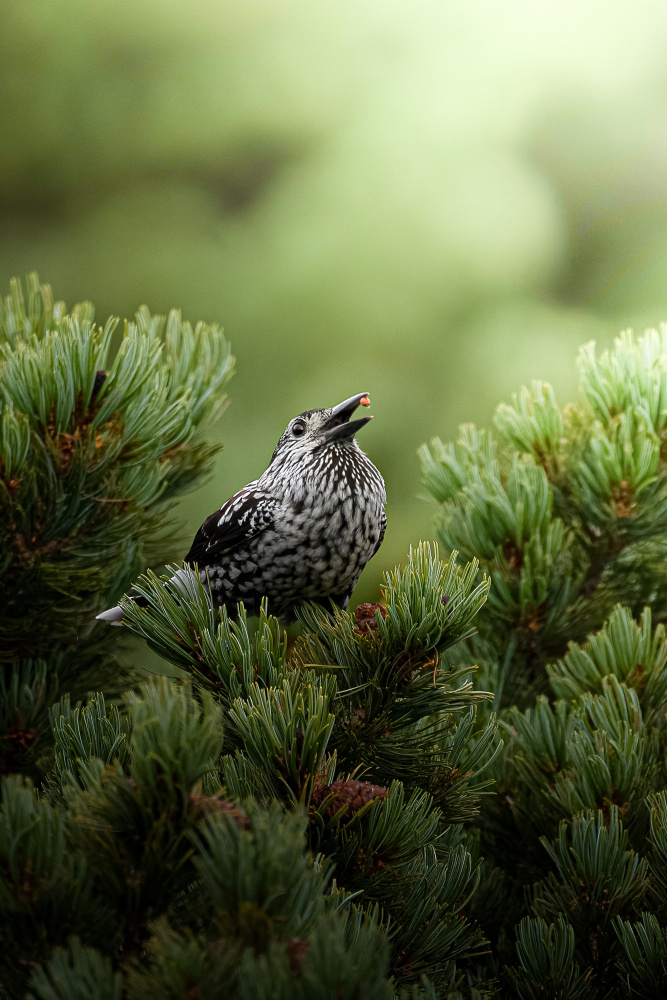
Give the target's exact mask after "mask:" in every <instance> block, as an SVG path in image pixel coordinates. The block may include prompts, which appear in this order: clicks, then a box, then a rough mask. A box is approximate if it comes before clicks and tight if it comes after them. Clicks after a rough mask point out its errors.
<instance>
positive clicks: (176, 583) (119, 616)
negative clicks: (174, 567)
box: [95, 569, 192, 625]
mask: <svg viewBox="0 0 667 1000" xmlns="http://www.w3.org/2000/svg"><path fill="white" fill-rule="evenodd" d="M189 572H190V574H191V572H192V571H191V570H190V571H189ZM187 579H188V573H187V572H185V571H184V570H182V569H179V570H178V571H177V572H176V573H174V575H173V576H172V577H171V579H170V580H169V581H168V582H169V583H170V584H172V585H173V589H174V590H175V591H176V592H177V593H178V591H179V590H182V591H183V593H186V592H185V591H184V590H183V582H184V581H185V582H187ZM165 586H166V584H165ZM186 596H187V594H186ZM130 600H131V601H134V603H135V604H138V605H139V607H140V608H147V607H148V601H147V600H146V598H145V597H144V596H143V595H142V594H140V595H139V596H138V597H131V598H130ZM95 620H96V621H99V622H106V623H107V625H122V624H123V609H122V608H121V606H120V604H117V605H116V607H115V608H107V610H106V611H100V613H99V615H95Z"/></svg>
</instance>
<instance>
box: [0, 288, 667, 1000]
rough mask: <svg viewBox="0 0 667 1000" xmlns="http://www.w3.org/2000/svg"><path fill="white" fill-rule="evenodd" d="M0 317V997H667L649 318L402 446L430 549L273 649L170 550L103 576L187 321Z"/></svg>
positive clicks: (201, 417) (660, 377)
mask: <svg viewBox="0 0 667 1000" xmlns="http://www.w3.org/2000/svg"><path fill="white" fill-rule="evenodd" d="M3 330H4V337H5V343H4V345H3V346H2V349H1V350H2V357H1V358H0V363H1V364H2V365H3V378H2V380H1V381H0V387H1V388H0V391H2V393H3V394H4V396H5V397H6V398H5V399H4V400H3V405H4V410H3V424H2V437H1V438H0V458H1V460H2V465H1V466H0V473H1V476H0V490H1V491H2V504H3V506H2V516H3V521H2V531H1V534H0V538H1V542H0V544H1V545H2V546H3V549H2V551H3V564H2V565H3V572H2V577H1V580H2V584H1V585H2V587H3V588H4V591H3V599H4V600H5V604H6V606H7V608H8V613H7V614H6V615H5V617H4V618H3V622H2V630H1V632H0V639H1V642H2V645H1V648H2V650H3V654H4V657H5V662H4V664H3V668H4V670H5V674H4V680H3V683H4V685H5V687H4V691H3V697H2V711H3V725H4V730H3V732H4V737H5V738H4V740H3V743H4V744H5V746H4V758H3V761H4V772H5V776H4V779H3V781H2V804H1V806H0V812H1V819H0V873H1V875H2V877H1V878H0V904H1V908H0V933H1V935H2V945H3V961H2V965H1V967H0V995H1V996H2V997H3V998H7V1000H14V998H17V1000H18V998H23V997H29V998H31V1000H65V998H68V1000H69V998H75V1000H88V998H90V1000H93V998H97V997H103V998H106V997H108V998H110V1000H111V998H113V1000H148V998H153V997H157V998H165V1000H187V998H191V997H200V998H207V997H217V996H219V995H221V993H224V995H226V996H227V995H228V996H230V997H231V998H236V997H238V998H239V1000H246V998H248V1000H250V998H253V1000H254V998H263V997H265V998H267V1000H268V998H269V997H270V998H277V1000H280V998H282V997H284V998H285V1000H287V998H288V997H289V998H292V997H295V998H297V1000H298V998H300V997H303V998H304V1000H306V998H308V1000H310V998H318V997H321V998H323V1000H324V998H334V997H335V998H347V997H350V998H359V1000H366V998H386V1000H394V998H396V1000H398V998H404V1000H408V998H412V1000H439V998H446V1000H482V998H483V997H491V996H494V997H501V998H503V997H504V998H507V1000H510V998H512V1000H513V998H520V1000H536V998H541V1000H549V998H552V1000H556V998H558V1000H594V998H595V1000H597V998H603V1000H605V998H609V1000H616V998H623V997H635V996H636V997H651V998H655V997H659V996H661V995H663V994H664V993H665V992H667V902H666V901H665V899H666V897H665V887H666V886H667V774H666V771H665V767H666V765H665V761H666V760H667V756H666V750H667V746H666V743H667V740H666V737H665V724H664V719H665V717H666V709H667V645H666V642H665V624H666V620H667V597H666V596H665V594H666V593H667V590H666V589H665V582H666V581H665V580H664V575H665V572H666V571H665V555H666V554H667V553H666V551H665V550H666V548H667V451H666V450H665V448H664V446H663V442H664V440H665V435H667V406H666V405H665V400H667V361H666V359H665V354H666V353H667V352H666V351H665V346H667V332H664V333H663V335H662V337H661V336H660V335H658V334H657V333H655V332H649V333H648V334H647V335H646V336H645V337H643V338H642V339H640V340H639V342H638V343H636V342H635V341H634V340H633V338H632V336H631V335H630V334H624V335H623V336H622V337H621V338H620V340H619V341H618V342H617V344H616V347H615V349H614V350H613V351H612V352H610V353H606V354H603V355H602V356H601V357H597V356H596V354H595V352H594V349H593V348H592V347H591V346H588V347H586V348H584V349H583V350H582V353H581V356H580V372H581V383H582V395H581V399H580V401H579V402H578V403H577V404H576V405H571V406H568V407H566V408H565V409H563V410H561V409H560V408H559V407H558V406H557V404H556V401H555V398H554V394H553V391H552V390H551V388H550V387H549V386H546V385H544V384H539V383H537V384H535V385H534V386H533V387H532V389H531V390H526V389H524V390H522V392H521V393H520V394H519V395H518V396H517V397H515V399H514V401H513V404H512V405H511V406H508V405H503V406H501V407H499V409H498V411H497V414H496V419H495V430H494V431H493V432H490V431H478V430H476V429H475V428H474V427H469V426H468V427H464V428H462V431H461V436H460V440H459V441H458V442H457V443H456V444H455V445H447V446H445V445H443V444H442V443H441V442H439V441H436V442H433V444H432V445H431V446H430V447H429V448H425V449H423V451H422V460H423V464H424V476H425V480H426V483H427V485H428V487H429V488H430V490H431V492H432V493H433V495H434V497H435V498H436V500H437V501H438V502H439V504H440V510H439V514H438V531H439V541H440V545H441V549H440V550H439V549H438V547H437V546H436V545H434V544H425V543H421V544H419V545H418V546H416V547H415V548H413V549H412V550H411V552H410V554H409V556H408V560H407V563H406V565H405V566H403V567H401V568H398V569H396V570H394V571H392V572H390V573H387V574H386V576H385V582H384V587H383V589H382V593H381V594H380V595H379V597H380V601H379V602H378V603H376V604H368V605H360V606H359V607H357V608H356V610H354V611H342V610H340V609H337V608H335V607H331V608H329V607H323V606H320V605H311V604H304V605H301V606H300V607H299V608H298V617H299V621H300V626H301V632H300V635H299V636H298V638H297V639H296V641H295V642H294V643H293V644H291V645H288V641H287V639H286V637H285V635H284V634H283V633H282V632H281V629H280V626H279V623H278V621H277V620H276V619H275V618H274V617H272V616H271V608H269V607H266V606H264V607H263V608H262V611H261V614H260V616H259V618H258V619H256V620H249V619H248V618H247V616H246V613H245V610H244V609H243V607H242V606H241V605H239V607H238V609H237V610H236V613H234V614H229V613H228V612H227V611H225V610H222V611H221V610H218V609H214V608H213V605H212V602H211V599H210V595H209V592H208V590H207V589H206V587H204V586H203V585H202V582H201V580H200V577H199V574H198V573H197V572H195V571H193V570H191V569H188V568H183V567H178V566H174V565H172V566H167V567H166V570H165V572H159V571H158V572H155V571H153V570H148V571H147V572H145V573H144V574H143V575H141V576H139V578H138V582H137V583H136V584H135V591H136V592H138V593H140V594H142V595H143V597H144V598H145V602H144V603H143V606H141V607H140V606H138V605H137V604H136V603H135V602H133V601H131V600H130V599H129V598H128V597H127V596H120V595H121V594H122V593H123V592H124V591H127V589H128V587H129V585H130V584H131V583H132V582H133V581H134V580H136V579H137V574H138V573H139V571H140V570H141V569H142V568H143V567H145V566H146V565H147V564H152V565H153V566H157V567H158V569H159V565H160V562H162V561H164V559H165V557H166V555H167V553H166V551H165V548H166V546H165V544H164V538H163V540H162V541H160V533H161V531H162V534H163V535H164V526H165V523H166V521H165V517H166V511H167V510H168V504H169V501H170V499H171V498H172V497H173V496H174V495H175V493H176V492H177V491H178V490H182V489H184V488H190V487H191V486H192V485H194V483H195V482H196V480H197V476H198V475H200V474H201V472H202V470H203V469H204V467H205V465H206V462H207V460H208V458H209V457H210V455H211V454H212V449H211V448H210V446H209V445H207V444H206V443H205V440H204V438H203V435H202V431H203V430H204V429H205V427H206V425H207V423H208V422H209V421H210V420H211V419H212V418H213V416H215V415H216V413H218V412H219V410H220V407H221V404H222V400H223V397H222V392H221V390H222V386H223V383H224V381H225V379H226V377H227V376H228V375H229V373H230V370H231V359H230V356H229V352H228V348H227V347H226V345H225V342H224V340H223V339H222V337H221V335H220V333H219V332H218V331H217V330H216V329H215V328H209V327H205V326H202V325H199V326H198V327H197V328H196V329H195V330H194V331H192V329H191V328H190V327H189V326H188V325H187V324H184V323H182V321H181V320H180V317H178V315H177V314H172V316H171V317H170V319H169V321H168V322H167V324H166V325H165V324H164V323H163V322H162V321H160V320H159V319H152V318H151V317H149V315H148V313H147V312H146V311H145V310H141V311H140V313H139V314H138V317H137V322H136V323H135V324H128V325H127V326H126V330H125V334H124V336H123V338H122V339H121V341H120V344H119V346H118V348H117V351H118V353H117V354H116V356H115V358H114V360H113V363H112V364H108V363H107V361H106V357H107V354H106V352H107V351H108V352H111V349H112V347H113V346H114V345H113V344H112V340H111V338H112V333H111V326H110V325H109V324H108V325H107V326H106V327H105V328H102V329H100V328H98V327H95V326H94V324H93V321H92V311H91V308H90V307H88V306H80V307H77V308H75V309H74V310H73V311H72V313H71V314H70V315H69V316H67V315H66V313H65V309H64V307H62V306H55V305H51V298H50V293H49V291H48V289H45V288H40V287H39V286H38V284H37V282H36V279H32V280H31V284H30V289H29V296H28V303H27V305H26V304H25V303H24V302H23V300H22V298H21V295H20V289H19V287H18V286H17V285H15V286H14V287H13V290H12V295H11V296H10V298H9V299H8V300H7V304H6V306H5V308H4V312H3ZM107 364H108V375H106V377H104V378H103V377H102V374H101V372H102V371H104V370H105V368H106V367H107ZM158 553H159V554H158ZM177 569H178V570H180V573H179V577H178V584H177V585H174V583H173V582H171V581H172V576H173V573H174V571H175V570H177ZM118 598H119V599H120V602H121V604H122V606H123V608H124V611H125V623H126V628H125V630H109V629H104V630H103V631H100V630H98V629H96V628H93V627H92V624H91V622H92V619H93V615H94V613H95V611H96V610H98V609H99V607H101V606H103V605H104V604H105V603H109V602H111V601H112V600H114V601H115V600H117V599H118ZM119 633H120V636H121V641H122V637H123V636H128V635H131V636H134V637H135V639H138V640H143V641H144V642H145V643H146V644H147V645H148V646H149V647H150V648H151V649H153V650H154V651H155V652H157V653H158V655H159V656H161V657H162V658H163V659H164V660H166V661H168V662H169V663H170V664H171V665H172V667H171V669H172V672H176V673H177V674H178V677H177V679H175V680H174V679H173V677H172V678H167V677H163V678H159V679H153V680H152V681H151V682H144V683H139V680H138V676H137V672H136V671H134V670H133V668H131V667H127V668H122V667H121V666H120V661H119V656H118V647H117V646H116V643H118V641H119V639H118V634H119ZM89 692H92V693H89ZM123 692H124V693H123ZM486 692H488V694H487V693H486ZM496 715H497V717H498V721H496Z"/></svg>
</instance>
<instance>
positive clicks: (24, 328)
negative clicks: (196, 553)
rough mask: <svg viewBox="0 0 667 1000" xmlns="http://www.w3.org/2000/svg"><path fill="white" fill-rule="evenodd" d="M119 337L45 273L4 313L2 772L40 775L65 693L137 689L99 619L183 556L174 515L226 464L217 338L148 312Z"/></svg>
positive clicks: (0, 339) (0, 353) (0, 372)
mask: <svg viewBox="0 0 667 1000" xmlns="http://www.w3.org/2000/svg"><path fill="white" fill-rule="evenodd" d="M117 327H118V321H117V320H115V319H109V320H107V322H106V323H105V324H104V325H98V324H96V323H95V319H94V310H93V307H92V305H91V304H90V303H89V302H83V303H80V304H79V305H77V306H75V307H74V308H73V309H72V310H71V312H69V313H68V312H67V310H66V308H65V305H64V303H62V302H54V301H53V297H52V294H51V289H50V288H49V286H48V285H40V284H39V281H38V279H37V276H36V275H34V274H33V275H31V276H30V277H29V279H28V289H27V298H26V297H24V294H23V291H22V288H21V285H20V283H19V282H18V281H13V282H12V285H11V290H10V294H9V295H8V296H7V298H6V299H5V300H4V301H3V302H0V566H1V575H0V603H1V605H2V608H3V614H2V619H1V621H0V658H1V659H2V666H3V673H2V690H1V691H0V735H1V736H2V738H1V739H0V773H2V772H4V773H11V772H14V771H22V772H24V773H29V774H32V775H33V777H34V776H35V775H36V774H37V762H38V761H39V760H40V758H41V756H42V755H43V754H44V753H48V747H49V745H50V725H49V708H50V706H51V705H52V704H53V703H54V702H55V701H56V700H57V699H58V698H59V697H60V695H61V694H64V693H69V694H70V695H71V697H72V698H73V699H75V700H76V699H79V698H81V697H83V696H84V695H85V693H86V691H88V690H89V689H90V688H95V689H96V690H103V691H105V692H107V693H114V694H119V693H121V692H122V691H123V690H124V688H126V687H128V686H129V683H130V682H131V680H132V671H131V670H130V669H129V668H128V667H127V665H126V662H125V663H124V662H123V659H122V658H119V656H118V643H119V638H118V637H116V636H110V635H109V630H108V629H107V630H105V629H104V628H103V627H99V626H98V627H95V628H93V626H92V621H93V619H94V616H95V614H96V613H97V612H98V611H99V610H100V609H101V608H102V607H105V606H108V605H109V602H110V601H113V600H115V599H116V598H117V597H118V596H119V594H122V593H123V591H124V590H126V589H127V587H128V586H129V584H130V583H131V581H132V579H133V578H134V577H135V576H136V574H137V573H138V572H139V571H140V570H141V569H143V568H144V567H145V565H146V563H147V562H149V561H151V562H153V563H154V564H155V563H157V564H160V563H162V562H164V561H165V559H168V558H169V556H170V555H171V554H172V553H170V551H169V546H168V541H167V539H168V529H169V528H170V522H171V519H170V515H169V509H170V505H171V502H172V500H173V498H174V497H176V496H178V495H179V494H181V493H183V492H185V491H187V490H190V489H192V488H194V486H195V485H196V484H197V482H198V481H199V479H200V478H201V476H202V475H203V474H205V472H206V470H207V467H208V466H209V463H210V459H211V457H212V455H213V454H214V453H215V451H216V449H215V448H214V447H211V445H210V444H207V443H206V441H205V440H204V438H203V433H204V431H205V430H206V428H207V427H208V426H209V425H210V424H211V422H212V421H213V420H215V419H216V417H217V416H218V415H219V414H220V412H221V410H222V408H223V406H224V403H225V396H224V393H223V386H224V384H225V382H226V381H227V379H228V378H229V376H230V374H231V372H232V368H233V359H232V357H231V354H230V351H229V347H228V345H227V343H226V341H225V339H224V337H223V335H222V332H221V331H220V330H219V329H218V328H217V327H214V326H207V325H206V324H204V323H198V324H197V326H196V327H195V328H194V329H193V328H192V326H191V325H190V324H189V323H187V322H184V321H183V320H182V319H181V316H180V313H178V312H176V311H174V312H172V313H171V314H170V315H169V317H168V319H167V320H166V321H165V320H164V319H163V318H162V317H160V316H151V315H150V313H149V312H148V310H147V308H146V307H145V306H144V307H142V308H141V309H140V310H139V312H138V313H137V315H136V317H135V320H134V321H133V322H130V323H127V322H126V323H125V326H124V329H123V331H122V333H119V332H118V330H117ZM112 353H113V362H112V363H110V362H109V358H110V355H111V354H112ZM107 369H108V370H107ZM115 631H116V632H118V631H120V630H115Z"/></svg>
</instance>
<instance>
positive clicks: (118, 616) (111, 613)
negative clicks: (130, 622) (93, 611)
mask: <svg viewBox="0 0 667 1000" xmlns="http://www.w3.org/2000/svg"><path fill="white" fill-rule="evenodd" d="M95 619H96V621H98V622H106V623H107V625H122V624H123V609H122V608H121V606H120V604H117V605H116V607H115V608H108V609H107V610H106V611H102V612H100V614H99V615H95Z"/></svg>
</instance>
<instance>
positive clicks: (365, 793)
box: [315, 781, 387, 819]
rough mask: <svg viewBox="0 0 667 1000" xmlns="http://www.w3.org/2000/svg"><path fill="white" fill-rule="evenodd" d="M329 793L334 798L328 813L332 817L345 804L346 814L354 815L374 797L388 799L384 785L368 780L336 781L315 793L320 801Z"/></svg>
mask: <svg viewBox="0 0 667 1000" xmlns="http://www.w3.org/2000/svg"><path fill="white" fill-rule="evenodd" d="M329 795H333V799H332V800H331V802H330V803H329V808H328V810H327V815H328V817H329V819H332V818H333V817H334V816H335V815H336V813H337V812H338V810H339V809H341V808H342V807H343V806H346V809H345V813H344V815H346V816H354V815H355V813H358V812H359V810H360V809H362V808H363V807H364V806H365V805H366V803H368V802H372V801H373V799H386V798H387V789H386V788H384V787H383V786H382V785H371V784H370V782H368V781H334V782H332V783H331V784H330V785H324V787H323V788H321V789H319V790H318V791H317V792H316V793H315V796H316V799H317V802H318V803H320V802H322V801H323V800H324V799H326V798H328V796H329Z"/></svg>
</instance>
